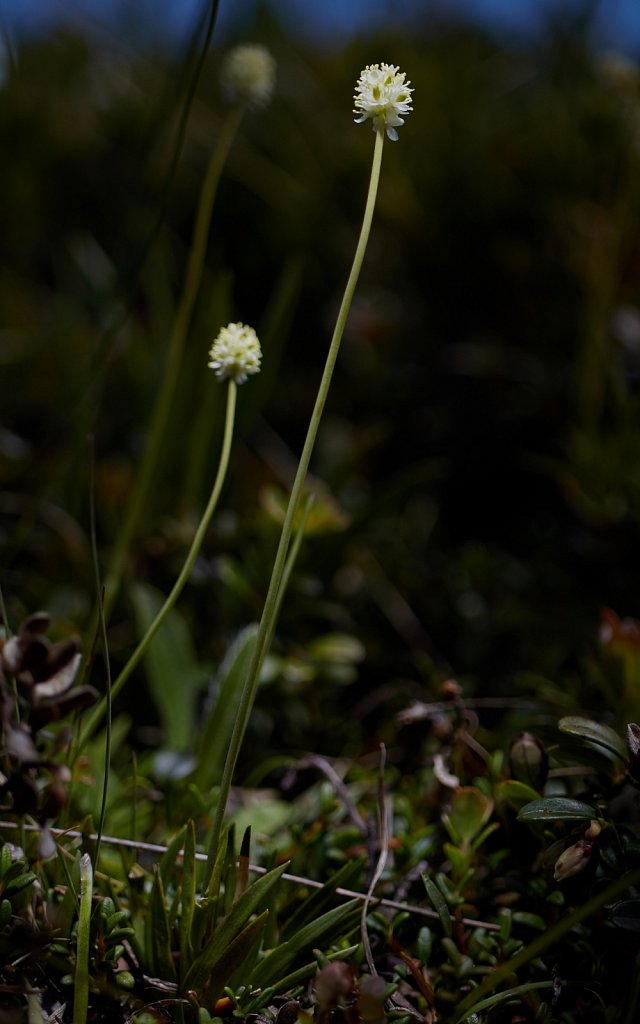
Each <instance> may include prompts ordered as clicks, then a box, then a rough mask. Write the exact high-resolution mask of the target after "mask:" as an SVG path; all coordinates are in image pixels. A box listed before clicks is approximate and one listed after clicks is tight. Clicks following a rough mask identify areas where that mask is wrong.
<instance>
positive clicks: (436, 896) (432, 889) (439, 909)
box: [422, 873, 453, 939]
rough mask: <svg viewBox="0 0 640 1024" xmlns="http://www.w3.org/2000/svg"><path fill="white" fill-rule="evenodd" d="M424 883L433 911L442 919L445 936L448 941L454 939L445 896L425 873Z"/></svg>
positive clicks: (423, 876)
mask: <svg viewBox="0 0 640 1024" xmlns="http://www.w3.org/2000/svg"><path fill="white" fill-rule="evenodd" d="M422 881H423V883H424V887H425V889H426V890H427V896H428V897H429V899H430V900H431V905H432V906H433V909H434V910H435V911H436V913H437V915H438V917H439V918H440V923H441V924H442V928H443V931H444V934H445V936H446V937H447V938H448V939H450V938H452V936H453V921H452V920H451V914H450V913H449V907H448V906H447V903H446V900H445V898H444V896H443V895H442V893H441V892H440V889H439V888H438V886H437V885H436V883H435V882H434V881H432V879H430V878H429V876H428V875H425V874H424V873H423V875H422Z"/></svg>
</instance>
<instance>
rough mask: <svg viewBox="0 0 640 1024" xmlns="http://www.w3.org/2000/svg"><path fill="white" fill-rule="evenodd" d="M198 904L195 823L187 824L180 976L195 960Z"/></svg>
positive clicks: (183, 864)
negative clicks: (193, 934)
mask: <svg viewBox="0 0 640 1024" xmlns="http://www.w3.org/2000/svg"><path fill="white" fill-rule="evenodd" d="M195 902H196V830H195V826H194V824H193V821H189V822H187V828H186V836H185V843H184V857H183V862H182V897H181V907H180V975H181V976H182V977H184V975H185V974H186V973H187V971H188V970H189V967H190V966H191V961H192V960H193V947H192V945H191V926H192V924H193V910H194V907H195Z"/></svg>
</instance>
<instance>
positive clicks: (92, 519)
mask: <svg viewBox="0 0 640 1024" xmlns="http://www.w3.org/2000/svg"><path fill="white" fill-rule="evenodd" d="M90 445H91V458H90V469H89V536H90V542H91V558H92V562H93V575H94V582H95V585H96V601H97V608H98V625H99V629H100V639H101V640H102V653H103V655H104V663H105V672H106V681H107V692H106V695H105V701H106V708H105V711H106V715H107V728H106V736H105V747H104V777H103V783H102V799H101V801H100V817H99V820H98V838H97V840H96V852H95V858H96V868H97V867H98V863H99V858H100V840H101V836H102V833H103V832H104V821H105V816H106V813H107V794H108V792H109V769H110V767H111V699H112V694H111V664H110V661H109V645H108V641H107V623H106V620H105V617H104V587H103V586H102V585H101V583H100V562H99V559H98V536H97V530H96V496H95V451H94V446H93V438H91V440H90Z"/></svg>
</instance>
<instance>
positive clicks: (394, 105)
mask: <svg viewBox="0 0 640 1024" xmlns="http://www.w3.org/2000/svg"><path fill="white" fill-rule="evenodd" d="M405 79H406V75H405V73H404V71H399V70H398V68H397V67H396V66H395V64H368V65H367V67H366V68H365V69H364V71H363V72H362V74H361V75H360V78H359V79H358V83H357V85H356V93H355V96H354V103H355V107H354V110H353V112H354V114H358V115H359V117H356V119H355V123H356V124H361V123H362V122H363V121H366V120H367V118H369V117H370V118H371V120H372V121H373V126H372V127H373V130H374V132H375V131H386V133H387V135H388V136H389V138H390V139H392V140H393V141H394V142H395V140H396V139H397V138H398V133H397V131H396V128H397V127H398V125H401V124H404V118H403V117H401V116H400V115H401V114H410V113H411V111H412V110H413V107H412V106H411V103H412V99H411V93H412V92H413V89H412V88H411V87H410V86H409V83H408V82H406V81H405Z"/></svg>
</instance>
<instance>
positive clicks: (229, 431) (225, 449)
mask: <svg viewBox="0 0 640 1024" xmlns="http://www.w3.org/2000/svg"><path fill="white" fill-rule="evenodd" d="M237 390H238V389H237V385H236V384H235V383H234V381H232V380H230V381H229V384H228V390H227V410H226V415H225V425H224V437H223V440H222V451H221V453H220V462H219V465H218V472H217V474H216V478H215V481H214V484H213V488H212V490H211V495H210V497H209V501H208V503H207V507H206V509H205V510H204V513H203V515H202V519H201V520H200V524H199V526H198V529H197V530H196V532H195V535H194V538H193V541H192V542H191V547H190V549H189V553H188V555H187V557H186V560H185V563H184V565H183V566H182V569H181V571H180V575H179V576H178V578H177V580H176V582H175V583H174V585H173V587H172V589H171V592H170V594H169V596H168V597H167V599H166V601H165V602H164V604H163V606H162V608H161V609H160V611H159V612H158V614H157V615H156V617H155V619H154V620H153V622H152V623H151V625H150V626H149V628H148V629H147V632H146V633H145V635H144V636H143V638H142V640H141V641H140V643H139V644H138V646H137V647H136V649H135V651H134V652H133V654H132V655H131V657H130V658H129V660H128V662H127V663H126V665H125V666H124V668H123V669H122V671H121V672H120V675H119V676H118V677H117V679H116V680H115V682H114V683H113V686H112V687H111V701H113V700H115V698H116V697H117V696H118V694H119V693H120V691H121V690H122V687H123V686H124V684H125V683H126V681H127V679H128V678H129V676H130V675H131V673H132V672H133V670H134V669H135V668H136V667H137V665H138V664H139V663H140V660H141V659H142V657H143V656H144V654H145V652H146V651H147V649H148V647H149V644H150V643H151V641H152V640H153V638H154V636H155V635H156V633H157V632H158V630H159V629H160V626H161V625H162V623H163V622H164V620H165V619H166V617H167V615H168V614H169V612H170V611H171V609H172V608H173V606H174V605H175V603H176V601H177V600H178V597H179V596H180V594H181V593H182V590H183V588H184V585H185V583H186V582H187V580H188V579H189V576H190V574H191V570H192V569H193V566H194V564H195V560H196V558H197V557H198V553H199V551H200V548H201V547H202V542H203V540H204V537H205V534H206V532H207V530H208V528H209V523H210V522H211V517H212V516H213V513H214V510H215V507H216V505H217V504H218V499H219V497H220V492H221V490H222V485H223V483H224V479H225V476H226V474H227V468H228V466H229V455H230V452H231V440H232V437H233V425H234V421H235V410H236V395H237ZM105 710H106V703H105V700H102V701H101V702H100V704H98V706H97V707H96V708H95V709H94V710H93V712H92V713H91V715H90V716H89V720H88V722H87V724H86V726H85V728H84V730H83V732H82V734H81V736H80V741H79V747H80V748H81V747H82V746H83V745H84V744H85V743H86V741H87V740H88V739H89V738H90V737H91V736H92V735H93V733H94V732H95V730H96V728H97V727H98V725H99V724H100V722H101V720H102V717H103V715H104V713H105Z"/></svg>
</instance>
